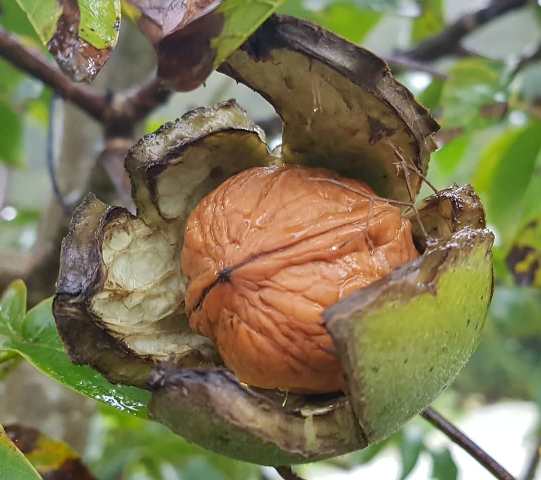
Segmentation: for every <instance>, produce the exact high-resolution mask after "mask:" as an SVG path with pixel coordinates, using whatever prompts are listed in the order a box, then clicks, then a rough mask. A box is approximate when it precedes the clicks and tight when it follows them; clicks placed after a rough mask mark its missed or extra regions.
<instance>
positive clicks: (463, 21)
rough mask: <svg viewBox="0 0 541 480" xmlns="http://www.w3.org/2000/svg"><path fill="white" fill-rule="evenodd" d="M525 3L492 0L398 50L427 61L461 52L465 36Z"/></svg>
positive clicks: (402, 54)
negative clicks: (440, 30)
mask: <svg viewBox="0 0 541 480" xmlns="http://www.w3.org/2000/svg"><path fill="white" fill-rule="evenodd" d="M527 4H528V0H494V1H492V2H491V3H490V4H489V5H488V6H486V7H485V8H481V9H480V10H477V11H475V12H473V13H469V14H467V15H464V16H462V17H460V18H459V19H458V20H456V21H455V22H453V23H452V24H451V25H449V26H448V27H447V28H445V30H443V31H442V32H441V33H440V34H438V35H435V36H434V37H430V38H428V39H427V40H425V41H424V42H421V43H420V44H419V45H417V46H416V47H414V48H412V49H410V50H405V51H403V52H400V56H401V57H406V58H409V59H412V60H416V61H418V62H428V61H433V60H435V59H438V58H441V57H445V56H447V55H453V54H461V52H462V46H461V42H462V40H463V39H464V38H465V37H466V36H468V35H469V34H470V33H472V32H473V31H475V30H477V29H478V28H479V27H482V26H483V25H486V24H487V23H489V22H491V21H492V20H494V19H496V18H498V17H501V16H502V15H505V14H506V13H509V12H511V11H513V10H517V9H519V8H522V7H524V6H526V5H527Z"/></svg>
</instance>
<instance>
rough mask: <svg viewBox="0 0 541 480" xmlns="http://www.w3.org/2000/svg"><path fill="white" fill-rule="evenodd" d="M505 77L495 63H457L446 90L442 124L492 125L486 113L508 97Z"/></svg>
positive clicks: (444, 89) (474, 61) (486, 61)
mask: <svg viewBox="0 0 541 480" xmlns="http://www.w3.org/2000/svg"><path fill="white" fill-rule="evenodd" d="M502 75H503V67H502V65H501V64H500V63H498V62H495V61H491V60H485V59H478V58H468V59H465V60H460V61H458V62H456V63H455V64H454V65H453V67H452V68H451V69H450V70H449V76H448V79H447V81H446V82H445V86H444V87H443V92H442V99H441V105H442V106H443V117H442V120H441V123H442V125H443V126H444V127H445V128H455V127H460V128H465V129H471V128H477V127H479V126H482V125H485V124H487V123H489V120H487V118H485V116H483V115H482V111H483V108H487V107H488V106H490V105H492V104H494V102H495V101H496V100H498V101H501V100H503V99H504V98H505V97H502V94H503V83H502Z"/></svg>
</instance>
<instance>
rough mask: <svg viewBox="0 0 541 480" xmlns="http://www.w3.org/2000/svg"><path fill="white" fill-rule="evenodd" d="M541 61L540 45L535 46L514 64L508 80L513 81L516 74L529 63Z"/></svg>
mask: <svg viewBox="0 0 541 480" xmlns="http://www.w3.org/2000/svg"><path fill="white" fill-rule="evenodd" d="M539 60H541V43H540V44H539V45H537V47H536V48H534V49H533V50H531V51H529V52H526V53H525V54H524V55H523V56H521V57H520V58H519V59H518V60H517V62H516V63H515V65H514V67H513V69H512V70H511V73H510V74H509V80H510V81H511V80H513V78H515V77H516V76H517V74H518V73H519V72H520V71H521V70H523V69H524V68H525V67H527V66H528V65H530V64H531V63H534V62H537V61H539Z"/></svg>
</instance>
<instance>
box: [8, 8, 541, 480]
mask: <svg viewBox="0 0 541 480" xmlns="http://www.w3.org/2000/svg"><path fill="white" fill-rule="evenodd" d="M503 4H505V5H507V6H509V8H507V9H504V8H500V10H498V7H501V5H503ZM495 8H496V9H495ZM491 9H493V10H491ZM494 9H495V10H494ZM280 10H281V11H282V12H284V13H288V14H291V15H295V16H299V17H303V18H307V19H310V20H311V21H314V22H316V23H319V24H321V25H322V26H324V27H325V28H328V29H330V30H332V31H334V32H336V33H338V34H340V35H342V36H344V37H346V38H348V39H349V40H350V41H352V42H355V43H358V44H360V45H362V46H365V47H367V48H369V49H371V50H373V51H375V52H376V53H377V54H379V55H382V56H383V57H384V58H386V59H387V60H388V62H389V64H390V66H391V68H392V70H393V71H394V72H395V74H396V75H397V77H398V78H399V79H400V80H401V81H402V82H403V83H404V84H405V85H407V86H408V87H409V88H410V89H411V90H412V91H413V92H414V93H415V94H416V96H417V97H418V98H419V100H420V101H421V102H422V103H423V104H424V105H426V106H427V107H428V108H430V109H431V110H432V112H433V114H434V115H435V116H436V118H437V119H438V121H439V122H440V124H441V126H442V130H441V132H440V133H439V136H438V142H439V144H440V146H441V147H440V149H439V150H438V151H437V152H436V153H435V154H434V155H433V156H432V160H431V166H430V170H429V172H430V173H429V180H430V182H431V183H433V184H434V185H435V186H436V187H438V188H441V187H444V186H447V185H450V184H452V183H455V182H456V183H471V184H472V185H473V186H474V187H475V188H476V190H477V191H478V192H479V193H480V194H481V196H482V198H483V201H484V204H485V206H486V210H487V219H488V222H489V225H490V228H491V229H492V230H493V231H494V232H495V234H496V246H495V251H494V253H495V272H496V285H495V287H496V288H495V292H494V300H493V302H492V306H491V310H490V314H489V321H488V322H487V326H486V329H485V332H484V335H483V340H482V343H481V345H480V347H479V349H478V351H477V352H476V354H475V355H474V357H473V359H472V361H471V362H470V364H469V365H468V366H467V368H466V369H465V370H464V371H463V373H462V374H461V375H460V377H459V379H458V380H457V381H456V383H455V384H454V385H453V386H452V387H451V388H450V390H449V391H448V392H446V393H445V394H444V395H443V396H442V398H441V399H440V400H439V401H438V404H439V405H438V406H439V407H440V408H441V409H442V410H443V411H444V412H445V413H446V414H447V415H449V416H450V417H452V418H453V419H454V420H456V421H457V422H458V423H459V424H460V422H461V419H462V418H465V416H467V415H468V414H470V413H471V412H472V411H476V410H479V409H483V408H487V406H488V407H490V406H497V405H507V404H508V403H509V401H510V400H513V401H515V402H519V403H515V404H514V405H519V406H522V407H520V408H519V409H518V410H516V412H518V413H517V415H519V416H523V418H525V417H528V419H529V420H528V421H529V426H528V428H527V431H525V432H524V438H523V439H522V440H521V442H522V441H523V443H521V447H520V448H521V449H522V450H523V456H522V457H521V458H520V459H518V460H517V459H511V458H505V456H504V458H499V459H498V460H500V461H501V462H502V463H503V464H504V465H507V464H509V468H510V469H511V470H513V472H514V473H515V474H517V475H519V474H520V475H523V478H524V479H526V480H528V479H529V480H531V479H533V478H534V475H535V473H534V472H533V473H532V470H534V469H533V467H532V465H533V464H534V463H535V459H536V454H535V452H536V448H537V449H538V448H539V445H540V440H539V435H540V433H539V431H540V424H539V415H538V413H536V412H537V407H536V406H539V407H540V408H541V156H540V151H541V6H540V4H539V2H535V1H507V2H506V1H502V0H500V1H493V2H488V1H484V0H418V1H415V0H287V1H285V2H284V3H283V4H282V6H281V7H280ZM483 12H484V13H483ZM487 12H488V13H487ZM494 12H496V13H494ZM0 26H1V27H2V28H5V29H6V30H8V31H10V32H14V33H16V34H18V35H19V36H20V38H22V39H23V41H24V42H25V43H26V44H28V45H36V46H37V45H38V38H37V36H36V34H35V32H34V30H33V28H32V26H31V25H30V23H29V22H28V19H27V18H26V15H25V13H24V12H23V11H22V10H21V9H20V8H19V6H18V4H17V3H16V2H15V0H0ZM435 39H436V40H439V43H438V42H434V40H435ZM134 59H135V60H134ZM134 64H135V66H134ZM119 66H120V67H119ZM124 67H125V68H129V69H131V70H129V71H130V72H136V73H134V76H132V75H131V74H127V73H126V70H124V71H123V73H122V74H119V72H118V70H119V68H124ZM152 68H153V57H152V52H151V49H150V47H149V46H148V45H147V43H146V42H145V41H144V39H143V38H142V36H141V34H140V33H138V32H137V31H136V29H134V28H133V26H131V25H130V24H129V23H128V22H124V24H123V28H122V31H121V38H120V43H119V47H118V48H117V49H116V51H115V53H114V54H113V59H112V60H111V62H110V64H108V65H107V66H106V67H105V69H104V71H103V72H102V73H101V74H100V75H99V76H98V80H97V82H96V87H97V88H98V89H101V90H102V91H107V90H109V89H115V88H124V87H126V86H129V84H130V82H131V81H132V80H133V78H144V75H145V73H146V72H148V71H150V70H151V69H152ZM230 97H236V98H238V100H239V101H240V103H241V104H242V105H243V106H245V107H246V108H247V109H248V111H249V113H250V114H251V115H252V116H253V118H254V119H255V120H256V121H260V122H261V124H262V125H263V126H264V127H265V129H266V130H267V133H268V134H269V135H270V136H271V137H274V142H275V143H279V134H280V130H279V126H278V128H276V119H275V116H274V112H273V111H272V109H271V108H270V107H269V106H268V105H267V104H266V102H265V101H264V100H263V99H261V98H260V97H258V96H256V95H255V94H253V93H252V92H249V91H248V90H247V89H245V88H242V87H239V86H237V85H235V84H234V82H232V81H231V80H229V79H227V78H225V77H223V76H220V75H219V74H213V75H212V76H211V77H210V78H209V79H208V81H207V82H206V84H205V86H204V87H201V88H199V89H197V90H195V91H194V92H190V93H186V94H180V93H179V94H175V95H173V96H172V97H171V98H170V100H169V101H168V102H167V103H166V104H164V105H163V106H162V107H160V108H159V109H158V110H156V111H154V112H153V113H152V115H150V116H149V117H148V118H147V119H146V120H145V122H144V125H141V126H140V127H139V133H142V132H143V131H149V130H152V129H154V128H155V127H156V126H157V125H159V124H161V123H163V122H164V121H166V120H170V119H173V118H175V117H178V116H180V115H181V114H182V113H183V112H185V111H186V110H187V109H189V108H191V107H194V106H199V105H204V104H208V103H211V102H216V101H219V100H222V99H226V98H230ZM52 98H53V95H52V92H51V91H50V89H48V88H46V87H44V86H43V85H42V84H41V83H40V82H39V81H37V80H35V79H33V78H31V77H30V76H28V75H26V74H24V73H22V72H20V71H18V70H16V69H15V68H14V67H12V66H11V65H10V64H9V63H7V62H6V61H4V60H3V59H1V58H0V286H2V287H5V286H6V285H7V283H8V281H9V280H11V279H12V278H15V277H17V276H23V277H25V275H24V274H26V278H25V280H26V281H27V283H28V285H29V289H30V291H29V298H30V302H31V303H36V302H37V301H38V300H41V299H43V298H45V297H47V296H48V295H50V294H51V292H52V288H53V286H54V281H55V276H56V270H55V268H54V264H53V266H51V264H50V263H45V264H43V265H40V264H39V262H38V259H40V258H43V257H47V256H50V257H51V258H54V257H55V255H56V254H57V250H58V246H59V239H60V237H61V234H60V233H59V232H61V231H62V228H61V227H62V225H63V224H64V223H65V217H66V215H65V213H64V209H63V208H62V207H61V206H59V198H58V194H59V192H56V195H55V194H54V193H53V188H52V186H53V185H56V184H57V187H58V188H57V190H60V192H62V194H61V195H62V198H63V201H64V203H67V204H71V203H73V202H74V201H76V200H77V199H78V198H80V196H81V195H82V193H84V190H85V188H87V184H86V183H84V182H82V180H81V179H82V178H88V177H90V178H94V179H95V178H96V174H95V169H96V166H95V165H94V160H95V158H96V157H97V156H98V154H99V153H100V151H101V149H102V148H103V145H102V144H101V142H102V140H101V137H100V134H99V133H100V132H99V126H98V125H96V124H95V123H94V122H93V121H92V120H90V119H89V118H88V117H84V116H83V115H82V114H81V113H80V112H76V111H75V109H74V107H73V106H70V105H68V104H64V105H62V104H61V102H60V101H58V100H56V101H55V102H53V100H52ZM55 103H56V104H57V105H56V107H57V108H55V109H54V115H51V105H54V104H55ZM51 126H56V128H54V129H52V133H51ZM48 141H49V143H48ZM51 147H52V148H53V150H54V151H55V152H56V154H54V155H52V156H51V155H49V158H51V157H52V159H53V162H52V164H51V162H50V163H49V166H48V164H47V150H48V148H49V149H50V148H51ZM93 175H94V177H92V176H93ZM97 178H101V177H100V176H99V175H98V177H97ZM91 185H93V186H94V187H96V189H97V190H98V191H101V192H104V193H103V194H104V195H107V193H108V192H110V190H111V187H110V185H105V186H104V185H103V182H102V183H100V182H94V183H91ZM55 188H56V187H55ZM100 189H101V190H100ZM425 193H426V194H428V193H429V191H428V190H427V191H426V192H425ZM423 196H424V195H420V198H422V197H423ZM29 272H31V273H29ZM0 361H1V362H2V363H1V364H0V367H1V369H2V370H1V372H2V378H3V380H2V382H3V383H2V385H1V386H0V391H1V392H2V393H1V397H2V398H1V399H0V421H1V422H2V423H4V422H14V421H16V422H23V423H28V422H33V424H31V425H30V426H33V427H38V428H40V429H42V430H43V431H44V432H45V433H47V434H50V435H52V436H56V437H57V438H59V439H64V440H67V441H69V442H71V443H73V444H74V446H75V448H76V449H77V450H79V453H81V454H82V456H83V458H84V460H85V461H86V463H87V464H88V466H89V467H90V469H91V470H92V471H93V472H94V474H95V476H96V477H97V478H99V479H103V480H109V479H111V480H112V479H118V478H121V479H125V480H135V479H137V480H140V479H149V480H151V479H152V480H154V479H156V480H158V479H164V480H169V479H171V480H172V479H189V480H192V479H194V480H195V479H210V480H214V479H216V480H222V479H223V480H225V479H262V478H274V477H273V475H274V473H273V472H271V471H267V470H261V469H259V468H257V467H255V466H253V465H248V464H242V463H239V462H235V461H232V460H228V459H226V458H224V457H220V456H219V455H214V454H211V453H209V452H206V451H203V450H201V449H199V448H197V447H194V446H191V445H189V444H187V443H186V442H184V441H182V440H181V439H179V438H178V437H176V436H174V435H173V434H171V433H169V432H168V431H166V430H165V429H164V428H163V427H161V426H159V425H157V424H154V423H152V422H150V421H148V420H144V419H141V418H137V417H134V416H130V415H127V414H125V413H121V412H119V411H117V410H115V409H113V408H110V407H104V406H99V407H97V406H96V404H95V403H94V402H93V401H90V400H84V401H83V400H81V399H80V397H77V396H76V395H75V394H73V393H69V392H66V391H64V389H63V388H61V387H58V386H57V385H54V384H52V383H50V382H49V380H42V379H36V378H35V376H36V374H35V373H33V371H32V370H31V369H30V368H28V367H27V366H26V365H24V364H21V363H20V362H19V360H18V359H14V358H13V356H10V355H4V356H2V357H0ZM38 384H39V386H38ZM21 385H22V386H21ZM37 388H39V389H40V390H39V391H40V392H42V393H43V398H39V397H40V396H39V395H30V396H29V395H28V392H29V389H34V390H33V391H36V390H35V389H37ZM39 402H44V404H45V405H48V407H47V408H49V410H47V414H46V417H49V420H51V419H53V420H51V421H48V419H47V418H44V417H43V414H40V415H37V416H33V415H32V414H27V413H26V412H30V411H31V410H32V409H33V408H35V403H39ZM36 408H37V407H36ZM43 408H44V407H43V406H42V408H41V410H40V409H38V410H39V411H41V412H43ZM521 408H522V409H521ZM77 411H79V412H83V413H82V414H80V415H76V414H74V413H73V412H77ZM51 412H54V415H53V414H52V413H51ZM34 417H36V418H34ZM59 425H60V426H62V425H63V427H59ZM502 425H503V424H502ZM74 430H75V431H76V432H77V433H78V434H74ZM430 432H431V430H430V428H428V427H427V425H425V424H424V423H423V422H422V421H420V420H415V421H413V422H411V424H410V425H408V426H407V427H406V428H405V429H404V430H403V431H402V432H401V433H399V434H397V435H396V436H394V437H393V438H391V439H389V440H387V441H385V442H383V443H382V444H379V445H375V446H373V447H370V448H368V449H367V450H365V451H362V452H359V453H356V454H353V455H349V456H346V457H344V458H338V459H335V460H332V461H329V462H324V463H321V464H316V465H311V466H307V467H303V468H301V469H300V471H301V472H302V473H303V474H306V476H307V477H308V478H335V477H332V475H333V474H337V475H338V474H339V475H346V474H347V472H348V471H349V470H350V469H352V468H355V467H356V466H358V465H361V464H366V463H373V462H394V463H396V464H397V469H396V471H397V472H398V473H397V475H398V478H401V479H405V478H408V476H409V475H410V474H412V472H415V471H417V472H418V471H419V470H418V469H417V470H416V468H417V463H418V460H419V459H420V458H425V459H427V461H428V464H429V467H427V469H425V470H423V472H424V473H423V474H422V475H424V477H420V476H419V475H420V474H419V473H417V475H418V476H417V477H416V478H435V479H439V480H448V479H449V480H451V479H455V478H473V477H467V476H464V473H461V471H460V468H459V466H457V462H456V459H455V458H454V454H453V451H452V450H451V449H450V447H449V445H448V444H446V443H444V442H441V441H439V442H438V441H436V442H435V443H434V441H433V440H431V439H430V438H429V434H430ZM501 436H502V438H501V439H500V441H501V442H502V443H504V444H505V442H506V438H505V437H506V433H505V426H503V427H502V431H501ZM440 440H441V439H440ZM389 452H394V453H393V454H392V455H391V456H390V454H389ZM537 456H538V454H537ZM528 462H530V466H528ZM528 469H529V470H530V472H528ZM337 472H340V473H337ZM359 472H360V470H359ZM356 475H357V476H358V477H359V478H360V475H361V474H360V473H357V474H356ZM336 478H342V477H341V476H340V477H336ZM344 478H346V477H345V476H344ZM351 478H353V476H352V477H351ZM475 478H485V477H475ZM487 478H488V477H487ZM539 478H541V477H539Z"/></svg>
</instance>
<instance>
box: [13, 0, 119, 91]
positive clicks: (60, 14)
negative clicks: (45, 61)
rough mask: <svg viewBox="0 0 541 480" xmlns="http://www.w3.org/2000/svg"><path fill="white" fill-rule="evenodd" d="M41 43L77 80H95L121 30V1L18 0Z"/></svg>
mask: <svg viewBox="0 0 541 480" xmlns="http://www.w3.org/2000/svg"><path fill="white" fill-rule="evenodd" d="M17 3H18V4H19V5H20V7H21V8H22V9H23V10H24V12H25V13H26V15H27V17H28V20H29V21H30V23H31V24H32V26H33V27H34V29H35V31H36V33H37V34H38V36H39V38H40V40H41V42H42V43H43V44H44V45H46V46H47V47H48V48H49V51H50V52H51V53H52V54H53V56H54V57H55V59H56V60H57V62H58V64H59V65H60V67H61V68H62V69H63V70H64V72H65V73H66V74H68V75H70V76H71V78H72V79H73V80H75V81H83V80H84V81H90V80H92V79H93V78H94V77H95V76H96V74H97V73H98V71H99V70H100V69H101V67H102V66H103V65H104V63H105V62H106V61H107V59H108V58H109V56H110V54H111V51H112V49H113V47H114V46H115V45H116V42H117V39H118V32H119V29H120V0H78V2H73V3H72V2H58V1H57V0H17Z"/></svg>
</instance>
